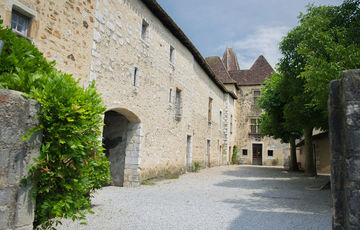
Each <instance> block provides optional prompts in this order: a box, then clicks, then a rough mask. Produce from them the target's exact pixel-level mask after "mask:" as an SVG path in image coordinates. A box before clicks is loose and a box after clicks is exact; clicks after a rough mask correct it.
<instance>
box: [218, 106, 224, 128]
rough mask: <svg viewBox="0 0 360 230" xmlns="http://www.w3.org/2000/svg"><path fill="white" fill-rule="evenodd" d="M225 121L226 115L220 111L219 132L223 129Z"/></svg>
mask: <svg viewBox="0 0 360 230" xmlns="http://www.w3.org/2000/svg"><path fill="white" fill-rule="evenodd" d="M223 119H224V114H223V111H222V109H220V110H219V130H220V131H221V130H222V129H223Z"/></svg>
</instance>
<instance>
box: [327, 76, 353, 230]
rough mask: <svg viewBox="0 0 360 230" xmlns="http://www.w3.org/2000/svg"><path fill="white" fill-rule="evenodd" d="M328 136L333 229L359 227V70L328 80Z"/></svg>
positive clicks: (341, 229) (340, 229)
mask: <svg viewBox="0 0 360 230" xmlns="http://www.w3.org/2000/svg"><path fill="white" fill-rule="evenodd" d="M329 139H330V149H331V192H332V197H333V209H334V211H333V229H336V230H343V229H354V230H355V229H360V70H349V71H345V72H344V73H343V76H342V78H341V80H337V81H332V82H331V84H330V91H329Z"/></svg>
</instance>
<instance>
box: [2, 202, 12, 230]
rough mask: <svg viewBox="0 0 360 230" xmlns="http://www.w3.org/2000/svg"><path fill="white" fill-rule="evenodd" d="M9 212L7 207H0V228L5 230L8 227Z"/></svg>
mask: <svg viewBox="0 0 360 230" xmlns="http://www.w3.org/2000/svg"><path fill="white" fill-rule="evenodd" d="M9 219H10V210H9V208H8V207H0V227H1V229H7V227H9Z"/></svg>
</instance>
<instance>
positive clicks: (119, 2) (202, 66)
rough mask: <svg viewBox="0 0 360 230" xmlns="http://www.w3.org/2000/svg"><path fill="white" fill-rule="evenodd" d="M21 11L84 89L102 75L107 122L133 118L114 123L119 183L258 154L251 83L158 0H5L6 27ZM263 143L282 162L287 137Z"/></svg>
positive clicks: (44, 48)
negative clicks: (226, 72)
mask: <svg viewBox="0 0 360 230" xmlns="http://www.w3.org/2000/svg"><path fill="white" fill-rule="evenodd" d="M14 12H18V13H20V14H23V15H24V16H25V17H27V18H28V19H29V23H30V27H29V31H28V32H27V34H26V36H27V37H28V38H29V39H30V40H32V42H33V43H34V44H35V45H36V46H37V47H38V48H39V50H40V51H41V52H43V53H44V55H45V57H47V59H48V60H49V61H52V60H55V61H56V67H57V68H59V69H61V70H62V71H64V72H67V73H72V74H73V75H74V77H75V78H78V79H79V80H80V82H81V84H83V85H84V86H86V85H87V84H89V82H91V81H93V80H95V83H96V87H97V88H98V92H100V93H101V94H102V98H103V100H104V102H105V104H106V106H107V111H108V112H109V113H106V114H105V117H104V120H105V123H106V121H107V120H108V119H107V116H108V115H110V114H112V113H117V114H119V115H121V117H122V119H126V120H127V122H122V123H121V122H120V123H121V124H126V125H119V126H118V128H117V129H118V130H119V131H118V132H114V131H111V130H115V128H114V127H112V128H111V127H110V128H109V129H108V131H109V130H110V131H109V132H107V131H106V130H104V144H105V145H106V143H105V142H106V141H109V143H110V144H112V145H111V149H113V150H114V149H118V150H119V154H120V155H121V156H122V157H117V156H113V155H112V154H111V153H108V154H110V155H109V156H110V157H109V160H110V161H112V160H111V159H114V160H113V161H112V164H113V166H112V167H114V165H118V166H116V167H119V168H121V169H122V170H123V172H124V175H123V177H124V178H123V179H121V180H117V181H116V182H115V181H114V183H116V184H118V185H120V186H121V185H125V186H133V185H137V184H138V183H139V182H140V181H141V180H144V179H147V178H151V177H156V176H160V175H164V174H166V173H179V172H185V171H186V170H191V168H192V165H193V163H194V162H199V163H200V164H201V165H203V166H205V165H206V166H214V165H223V164H228V163H229V161H230V158H231V153H232V151H233V147H234V146H235V145H237V146H239V147H242V148H245V147H246V148H249V159H252V158H251V155H250V154H251V147H252V146H251V143H252V142H251V141H249V140H250V139H249V136H248V133H249V132H248V129H249V125H248V124H246V121H244V119H248V116H246V117H245V118H243V117H242V116H243V115H244V111H245V110H247V109H248V106H246V103H248V102H245V101H244V100H248V97H249V98H250V97H251V96H249V95H247V92H245V91H247V90H250V91H251V88H249V89H248V88H246V87H245V88H241V87H240V86H239V84H238V83H237V81H235V80H232V79H231V77H230V78H229V79H228V80H226V81H225V80H224V79H222V78H221V77H219V76H218V73H216V71H214V70H213V69H212V68H211V67H210V66H209V65H208V64H207V62H206V61H205V59H204V58H203V57H202V56H201V55H200V53H199V52H198V51H197V49H196V48H195V47H194V46H193V44H192V43H191V41H190V40H189V39H188V38H187V37H186V35H185V34H184V33H183V32H182V31H181V29H180V28H179V27H178V26H177V25H176V24H175V22H174V21H173V20H172V19H171V18H169V17H168V15H167V14H166V12H165V11H164V10H163V9H162V8H161V7H160V6H159V5H158V3H157V2H156V1H154V0H56V1H55V0H48V1H40V0H2V1H1V2H0V15H1V17H2V18H4V24H5V25H8V26H10V25H11V19H12V15H13V14H14ZM270 68H271V67H270ZM262 84H263V82H261V83H259V84H258V85H257V86H256V87H261V85H262ZM249 100H253V99H251V98H250V99H249ZM239 102H241V103H239ZM242 102H244V103H245V104H244V103H242ZM119 117H120V116H119ZM115 123H116V122H115ZM120 123H116V124H120ZM111 124H113V122H110V123H109V124H108V125H111ZM240 124H241V125H240ZM239 129H241V130H242V131H240V130H239ZM111 135H112V136H111ZM116 140H117V141H118V142H116V143H115V144H114V141H116ZM255 141H256V140H255ZM260 142H261V143H262V148H263V152H264V151H265V152H266V151H267V149H268V148H273V150H274V155H273V158H271V159H267V158H265V157H264V158H263V159H264V161H263V162H261V163H263V164H272V162H273V160H274V159H276V158H278V159H279V160H280V161H279V163H280V164H281V163H282V157H280V154H281V153H282V151H283V150H282V149H280V147H279V148H278V147H277V146H278V145H277V143H276V144H274V143H275V142H274V141H273V140H272V139H267V138H263V137H261V141H260ZM254 143H255V142H254ZM244 162H248V163H251V160H250V161H245V160H244ZM112 171H113V172H117V171H118V170H115V169H114V170H112Z"/></svg>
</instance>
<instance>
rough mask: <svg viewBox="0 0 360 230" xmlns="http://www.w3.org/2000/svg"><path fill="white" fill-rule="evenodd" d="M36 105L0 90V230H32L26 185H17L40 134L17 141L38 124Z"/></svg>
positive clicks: (34, 153)
mask: <svg viewBox="0 0 360 230" xmlns="http://www.w3.org/2000/svg"><path fill="white" fill-rule="evenodd" d="M39 111H40V106H39V104H38V103H37V102H36V101H34V100H31V99H27V98H25V97H23V96H21V93H20V92H16V91H12V90H5V89H0V228H1V229H32V223H33V218H34V203H33V202H32V200H31V196H30V189H31V187H30V185H28V186H26V187H24V186H22V185H20V180H21V179H22V178H23V177H24V176H25V175H26V173H27V169H26V168H25V167H26V166H27V165H29V164H32V163H33V161H32V159H33V158H34V157H37V156H38V154H39V151H40V146H41V133H37V134H34V135H33V136H32V137H31V138H30V139H28V140H27V141H25V142H24V141H22V140H21V137H22V136H24V135H25V132H26V131H27V130H29V129H31V128H33V127H35V126H37V125H38V124H39V121H38V119H37V118H36V115H37V114H38V112H39Z"/></svg>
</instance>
